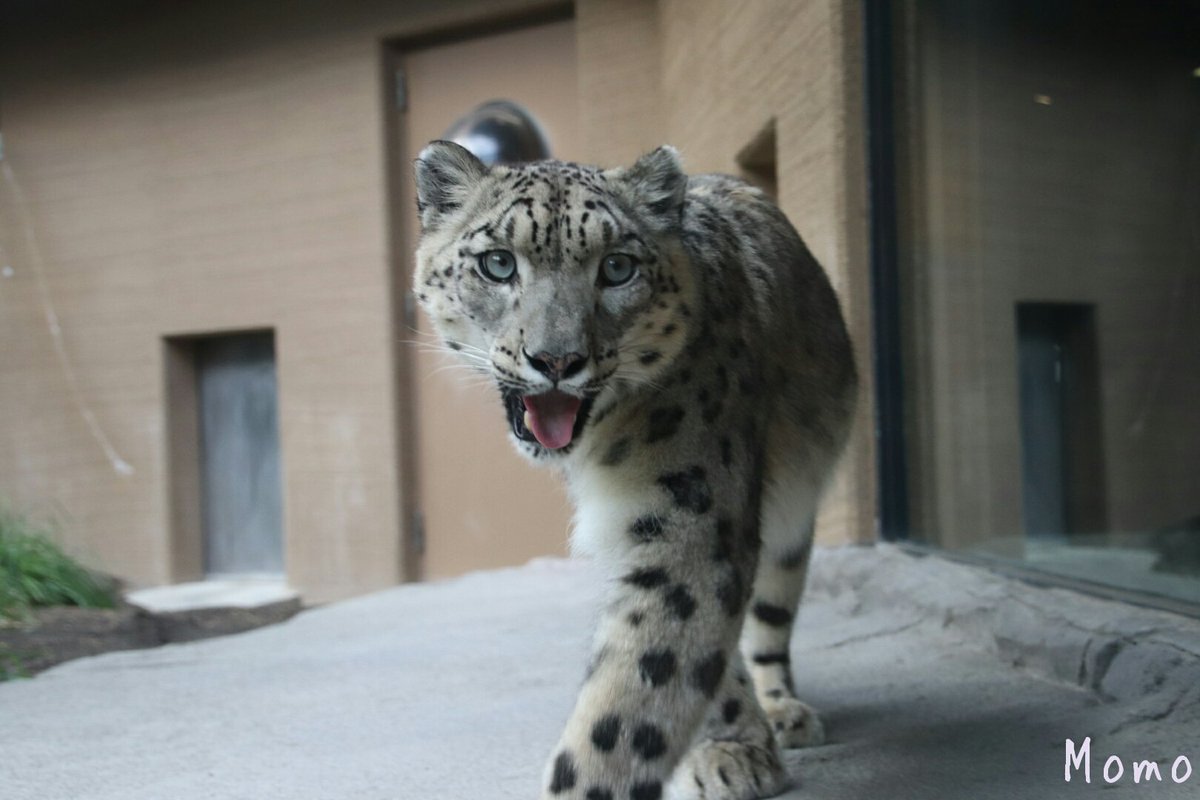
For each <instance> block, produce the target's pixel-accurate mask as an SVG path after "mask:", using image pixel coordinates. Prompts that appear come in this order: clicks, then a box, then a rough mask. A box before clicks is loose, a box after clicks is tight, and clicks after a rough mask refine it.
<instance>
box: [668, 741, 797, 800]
mask: <svg viewBox="0 0 1200 800" xmlns="http://www.w3.org/2000/svg"><path fill="white" fill-rule="evenodd" d="M788 783H789V781H788V776H787V772H786V771H785V770H784V768H783V764H782V763H781V761H780V758H779V751H778V750H777V749H776V748H775V746H774V743H773V742H771V743H768V744H767V745H766V746H758V745H752V744H746V743H745V742H736V741H715V740H712V739H706V740H703V741H700V742H697V743H696V745H695V746H694V747H693V748H692V750H691V751H690V752H689V753H688V754H687V756H686V757H685V758H684V760H683V762H682V763H680V765H679V768H678V769H677V770H676V771H675V776H674V778H673V779H672V784H671V794H670V795H669V796H670V798H671V800H759V798H764V797H774V796H775V795H777V794H780V793H781V792H782V791H783V790H784V789H786V788H787V787H788Z"/></svg>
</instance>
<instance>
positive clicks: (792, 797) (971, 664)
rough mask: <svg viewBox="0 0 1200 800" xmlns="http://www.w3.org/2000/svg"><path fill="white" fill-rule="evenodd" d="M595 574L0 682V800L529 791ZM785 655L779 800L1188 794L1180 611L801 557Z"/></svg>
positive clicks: (428, 587)
mask: <svg viewBox="0 0 1200 800" xmlns="http://www.w3.org/2000/svg"><path fill="white" fill-rule="evenodd" d="M601 584H602V580H601V579H600V577H599V576H598V575H597V574H596V572H595V571H594V569H593V568H591V567H590V566H589V565H587V564H585V563H580V562H568V561H557V560H556V561H538V562H534V563H532V564H530V565H527V566H525V567H522V568H519V569H511V570H500V571H495V572H488V573H478V574H474V575H469V576H466V577H464V578H461V579H457V580H453V581H446V582H442V583H435V584H425V585H416V586H408V587H402V588H397V589H393V590H389V591H386V592H381V593H379V594H375V595H371V596H368V597H363V598H359V599H356V600H352V601H349V602H344V603H339V604H336V605H332V606H328V607H325V608H320V609H316V610H313V611H308V612H304V613H302V614H300V615H298V616H296V617H294V618H292V619H291V620H290V621H288V622H286V623H284V624H281V625H277V626H273V627H270V628H262V629H259V630H256V631H252V632H249V633H244V634H239V635H236V636H229V637H225V638H221V639H210V640H207V641H203V642H196V643H190V644H185V645H167V646H165V647H161V648H157V649H154V650H145V651H135V652H126V653H114V654H109V655H106V656H100V657H96V658H90V659H85V660H82V661H77V662H73V663H70V664H66V665H63V666H61V667H58V668H55V669H52V670H50V671H48V672H46V673H43V674H42V675H40V676H38V677H37V678H34V679H32V680H28V681H17V682H13V683H8V684H3V685H0V719H2V720H4V722H5V724H0V798H4V799H5V800H34V798H37V800H68V799H69V800H79V799H80V798H86V799H87V800H139V799H142V798H144V799H145V800H164V798H170V799H171V800H192V799H193V798H195V799H196V800H199V798H205V799H206V800H209V799H211V798H230V799H240V798H246V799H247V800H250V798H253V800H274V799H275V798H280V799H282V798H287V800H308V799H309V798H311V799H312V800H318V799H319V800H329V798H355V799H359V798H361V800H407V799H408V798H414V799H415V798H422V799H424V798H472V799H474V798H498V799H500V800H503V799H504V798H524V799H526V800H528V798H533V797H537V796H538V781H539V778H540V776H541V773H542V767H543V763H544V760H545V759H546V757H547V755H548V753H549V752H550V749H551V747H552V746H553V744H554V742H555V740H556V739H557V736H558V733H559V728H560V727H561V725H562V723H563V720H564V719H565V717H566V715H567V713H568V711H569V709H570V707H571V703H572V700H573V698H574V693H575V690H576V688H577V686H578V684H579V681H580V677H581V675H582V672H583V669H584V664H585V660H586V655H587V647H588V641H589V637H590V630H591V627H592V624H593V621H594V619H595V616H596V613H597V602H598V599H599V596H600V591H601ZM1114 642H1115V643H1116V644H1113V643H1114ZM793 657H794V660H795V663H796V665H797V670H798V675H797V678H798V681H797V682H798V686H799V688H800V690H801V692H802V694H803V695H804V696H805V697H806V698H807V699H808V700H810V701H811V702H813V703H814V704H815V705H817V706H818V707H819V708H821V709H823V711H824V714H825V721H826V728H827V731H828V733H829V736H830V743H829V744H828V745H825V746H823V747H820V748H815V749H812V750H808V751H793V752H791V753H789V754H788V756H787V760H788V764H789V767H790V768H791V770H792V773H793V775H795V776H796V780H797V784H796V786H795V788H793V789H792V790H790V791H789V792H788V793H787V794H786V795H784V796H785V797H786V798H788V800H801V798H873V797H888V798H889V799H890V800H905V799H907V798H912V800H917V799H918V798H919V799H920V800H928V799H929V798H971V799H972V800H977V799H979V798H997V799H999V798H1003V799H1004V800H1013V799H1014V798H1058V797H1086V796H1093V795H1099V796H1103V797H1106V798H1125V797H1129V798H1133V797H1146V798H1176V797H1179V798H1182V797H1196V796H1198V794H1200V791H1198V790H1200V776H1192V777H1191V778H1190V780H1189V781H1187V782H1185V783H1182V784H1174V783H1172V781H1171V777H1170V772H1171V766H1172V764H1173V763H1174V762H1175V761H1176V759H1177V757H1179V756H1181V755H1182V756H1186V757H1187V758H1188V759H1189V760H1190V762H1191V764H1192V765H1193V766H1194V767H1195V768H1196V769H1197V770H1200V680H1198V679H1196V678H1197V675H1198V673H1197V672H1196V670H1197V669H1198V668H1200V666H1198V665H1200V624H1198V623H1197V621H1196V620H1192V619H1187V618H1183V617H1177V616H1173V615H1170V614H1165V613H1164V614H1160V613H1158V612H1151V611H1144V610H1141V609H1134V608H1132V607H1129V606H1124V605H1120V604H1115V603H1107V602H1104V601H1099V600H1093V599H1090V598H1084V597H1081V596H1078V595H1074V594H1072V593H1069V592H1061V591H1057V590H1044V589H1036V588H1033V587H1030V586H1026V585H1025V584H1021V583H1016V582H1014V581H1011V580H1008V579H1004V578H999V577H997V576H993V575H991V574H989V573H986V572H983V571H981V570H977V569H972V568H968V567H963V566H961V565H957V564H951V563H949V562H946V561H943V560H941V559H936V558H934V559H930V558H926V559H919V558H913V557H911V556H909V555H906V554H904V553H901V552H899V551H897V550H895V549H894V548H888V547H882V548H870V549H867V548H853V549H844V550H834V551H826V552H821V553H819V554H818V556H817V559H816V562H815V568H814V576H813V581H812V583H811V590H810V592H809V596H808V599H807V602H806V605H805V606H804V608H803V610H802V612H801V615H800V631H799V635H798V639H797V641H796V643H795V645H794V647H793ZM1072 670H1073V671H1072ZM1085 737H1091V754H1092V758H1091V763H1092V767H1091V778H1092V780H1091V783H1090V784H1086V783H1083V782H1082V777H1081V776H1080V777H1076V778H1075V779H1074V780H1073V781H1072V782H1071V783H1069V784H1068V783H1065V782H1064V780H1063V768H1064V745H1065V740H1066V739H1068V738H1070V739H1073V740H1075V741H1076V742H1081V741H1082V740H1083V739H1084V738H1085ZM1112 754H1116V755H1117V756H1118V757H1119V758H1120V759H1121V763H1122V766H1123V769H1124V775H1123V777H1122V779H1121V780H1120V781H1119V782H1117V783H1115V784H1113V785H1112V786H1108V785H1106V784H1105V782H1104V779H1103V777H1102V771H1103V768H1104V764H1105V760H1106V759H1107V758H1108V757H1109V756H1110V755H1112ZM1141 759H1150V760H1154V761H1156V762H1157V763H1158V764H1159V765H1160V767H1159V768H1160V770H1161V772H1162V775H1163V778H1164V781H1163V782H1161V783H1159V782H1154V783H1152V784H1146V783H1145V782H1144V781H1143V782H1141V783H1139V784H1136V785H1135V784H1134V783H1133V778H1132V770H1133V763H1132V762H1133V761H1135V760H1141ZM1114 771H1115V767H1110V775H1111V774H1113V773H1114ZM1180 774H1181V773H1180ZM1101 792H1102V794H1101Z"/></svg>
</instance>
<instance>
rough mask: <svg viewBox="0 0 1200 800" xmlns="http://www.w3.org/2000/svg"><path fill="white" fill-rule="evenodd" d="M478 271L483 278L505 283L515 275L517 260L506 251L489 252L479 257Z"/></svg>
mask: <svg viewBox="0 0 1200 800" xmlns="http://www.w3.org/2000/svg"><path fill="white" fill-rule="evenodd" d="M479 271H480V272H482V273H483V274H484V277H487V278H491V279H492V280H494V281H497V282H499V283H507V282H508V281H511V280H512V279H513V277H514V276H516V274H517V259H516V257H515V256H513V254H512V253H510V252H508V251H507V250H489V251H487V252H486V253H484V254H483V255H481V256H480V257H479Z"/></svg>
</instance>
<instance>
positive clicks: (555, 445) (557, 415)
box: [521, 392, 582, 450]
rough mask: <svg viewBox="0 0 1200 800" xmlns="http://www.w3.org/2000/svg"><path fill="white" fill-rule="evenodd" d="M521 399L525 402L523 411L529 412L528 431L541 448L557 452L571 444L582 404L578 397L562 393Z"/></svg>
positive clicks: (547, 393)
mask: <svg viewBox="0 0 1200 800" xmlns="http://www.w3.org/2000/svg"><path fill="white" fill-rule="evenodd" d="M521 399H522V400H523V401H524V402H525V410H526V411H528V412H529V416H528V417H527V420H528V423H529V430H530V431H532V432H533V435H534V436H535V437H537V440H538V441H539V442H541V443H542V446H543V447H548V448H550V449H551V450H557V449H559V448H560V447H566V446H567V445H569V444H570V443H571V437H572V436H573V435H574V429H575V415H576V414H578V413H579V406H580V405H581V404H582V401H581V400H580V399H579V398H578V397H572V396H571V395H569V394H563V393H562V392H546V393H545V394H535V395H529V396H527V397H522V398H521Z"/></svg>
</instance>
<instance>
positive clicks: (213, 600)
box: [125, 576, 299, 614]
mask: <svg viewBox="0 0 1200 800" xmlns="http://www.w3.org/2000/svg"><path fill="white" fill-rule="evenodd" d="M298 599H299V595H298V594H297V593H296V591H295V590H294V589H291V588H290V587H288V585H287V582H286V581H285V580H283V579H282V578H279V577H274V576H270V577H230V578H213V579H210V580H204V581H193V582H191V583H176V584H172V585H170V586H155V587H151V588H149V589H138V590H137V591H133V592H129V593H128V594H127V595H126V596H125V600H126V601H127V602H129V604H130V605H134V606H137V607H139V608H142V609H145V610H146V611H149V612H150V613H152V614H170V613H176V612H179V611H195V610H198V609H205V608H258V607H260V606H269V605H274V604H275V603H284V602H288V601H293V600H298Z"/></svg>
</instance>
